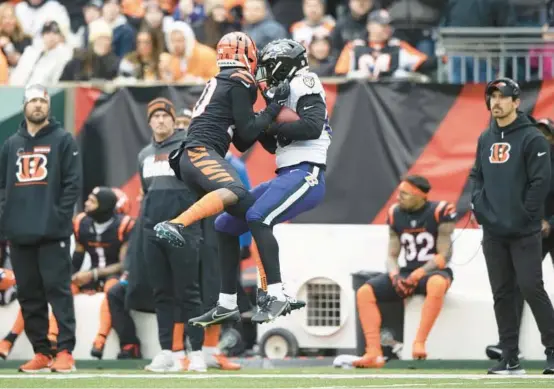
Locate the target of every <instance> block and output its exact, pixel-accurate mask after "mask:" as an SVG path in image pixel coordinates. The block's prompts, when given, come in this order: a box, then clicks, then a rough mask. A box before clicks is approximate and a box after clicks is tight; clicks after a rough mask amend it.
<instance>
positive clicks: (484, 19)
mask: <svg viewBox="0 0 554 389" xmlns="http://www.w3.org/2000/svg"><path fill="white" fill-rule="evenodd" d="M0 3H1V4H0V47H1V49H2V50H1V51H0V83H1V84H8V85H14V86H23V85H27V84H33V83H40V84H44V85H53V84H56V83H57V82H59V81H91V80H118V81H122V82H131V83H132V82H136V81H137V80H142V81H157V82H164V83H178V82H183V83H195V82H198V83H202V82H204V81H205V80H206V79H208V78H210V77H212V76H213V75H214V74H215V73H216V72H217V67H216V65H215V56H216V53H215V46H216V44H217V42H218V40H219V39H220V38H221V37H222V36H223V35H224V34H226V33H228V32H230V31H236V30H241V31H244V32H246V33H247V34H249V35H250V36H251V37H252V38H253V39H254V41H255V42H256V44H257V46H258V49H261V48H263V47H264V46H265V45H266V44H267V43H268V42H269V41H271V40H274V39H280V38H286V37H291V38H293V39H295V40H298V41H300V42H302V43H303V44H304V45H305V46H306V48H307V50H308V53H309V59H310V65H311V67H312V68H313V70H314V71H315V72H316V73H318V74H319V75H320V76H323V77H332V76H336V75H342V76H344V75H351V74H356V73H359V72H360V71H362V76H363V77H368V78H370V79H371V78H373V79H377V78H379V77H380V75H391V74H389V73H387V71H386V70H390V69H389V68H390V67H391V66H392V65H390V64H385V65H383V66H384V68H383V66H376V68H380V69H384V71H373V70H372V71H369V72H368V71H367V68H373V65H374V64H373V63H370V64H368V63H367V61H368V60H369V61H370V62H371V61H373V62H375V61H377V56H375V55H373V56H372V57H373V59H372V58H371V56H365V57H364V58H361V57H359V58H356V60H355V61H353V60H352V58H355V56H356V54H355V49H356V47H357V46H361V47H370V48H371V52H373V53H374V52H379V53H386V52H389V53H390V52H395V50H399V51H400V53H401V54H400V56H399V58H400V59H399V61H398V62H399V63H398V64H395V69H394V70H402V71H405V72H419V73H422V74H428V75H430V76H431V77H433V74H434V73H435V72H436V70H437V63H439V62H441V63H446V62H447V61H448V59H447V58H446V57H445V56H444V55H443V53H441V49H440V47H437V44H436V41H437V29H438V28H439V27H543V29H544V30H543V31H544V33H543V34H542V38H543V39H544V40H547V41H548V40H554V34H551V33H549V32H548V26H550V25H552V24H553V23H554V11H553V3H554V2H553V1H551V0H547V1H545V0H9V1H2V2H0ZM376 11H377V12H376ZM381 57H382V56H381ZM381 59H382V58H381ZM450 60H451V62H452V64H453V65H454V66H458V67H460V66H463V65H461V62H460V61H463V59H460V58H451V59H450ZM456 61H458V63H455V62H456ZM545 61H547V62H548V63H547V64H546V62H545V64H546V65H547V66H549V64H550V63H551V59H547V60H545ZM377 62H378V61H377ZM535 62H537V61H535ZM377 65H378V64H377ZM466 65H467V67H468V73H472V74H473V69H472V68H471V66H473V65H474V63H473V62H472V63H468V64H466ZM478 66H480V65H479V64H478ZM531 66H533V63H531ZM534 66H535V67H538V66H543V65H538V64H537V63H535V64H534ZM479 71H481V69H479ZM393 75H394V74H393ZM479 77H480V76H479ZM480 78H481V77H480ZM466 79H467V80H468V81H470V80H471V77H466ZM457 81H458V82H459V77H458V79H456V78H455V77H454V78H452V80H451V82H457ZM475 81H480V80H475Z"/></svg>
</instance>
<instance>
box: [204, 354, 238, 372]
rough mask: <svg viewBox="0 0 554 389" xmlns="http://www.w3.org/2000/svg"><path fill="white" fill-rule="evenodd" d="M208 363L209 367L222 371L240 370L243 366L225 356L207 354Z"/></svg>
mask: <svg viewBox="0 0 554 389" xmlns="http://www.w3.org/2000/svg"><path fill="white" fill-rule="evenodd" d="M205 355H206V363H207V365H208V367H213V368H215V369H220V370H240V368H241V366H240V365H239V364H238V363H234V362H231V361H230V360H229V358H227V356H225V355H223V354H207V353H205Z"/></svg>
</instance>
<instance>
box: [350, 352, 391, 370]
mask: <svg viewBox="0 0 554 389" xmlns="http://www.w3.org/2000/svg"><path fill="white" fill-rule="evenodd" d="M352 366H354V367H357V368H361V369H380V368H382V367H383V366H385V358H383V356H382V355H371V354H364V355H363V356H362V357H361V358H359V359H357V360H355V361H353V362H352Z"/></svg>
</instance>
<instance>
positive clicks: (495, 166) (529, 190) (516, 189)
mask: <svg viewBox="0 0 554 389" xmlns="http://www.w3.org/2000/svg"><path fill="white" fill-rule="evenodd" d="M550 174H551V166H550V145H549V144H548V142H547V140H546V138H545V137H544V136H543V135H542V133H541V132H540V131H539V130H538V129H537V127H536V125H535V121H534V120H533V119H532V118H529V117H528V116H527V115H525V114H523V113H518V117H517V119H516V120H515V121H514V122H513V123H512V124H510V125H508V126H506V127H498V125H497V124H496V121H493V122H492V123H491V126H490V127H489V129H487V130H486V131H485V132H483V133H482V134H481V136H480V137H479V142H478V145H477V155H476V159H475V165H474V166H473V168H472V170H471V173H470V179H471V181H472V184H473V188H472V193H471V202H472V206H473V211H474V213H475V217H476V218H477V221H478V222H479V224H481V225H482V226H483V229H484V231H485V232H487V233H489V234H490V235H493V236H499V237H519V236H526V235H531V234H533V233H536V232H539V231H540V230H541V220H542V218H543V214H544V200H545V197H546V195H547V193H548V191H549V189H550Z"/></svg>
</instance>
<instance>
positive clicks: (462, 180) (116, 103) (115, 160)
mask: <svg viewBox="0 0 554 389" xmlns="http://www.w3.org/2000/svg"><path fill="white" fill-rule="evenodd" d="M325 90H326V94H327V105H328V107H329V112H330V116H331V125H332V127H333V141H332V144H331V148H330V150H329V156H328V163H327V166H328V167H327V172H326V180H327V193H326V197H325V200H324V202H323V204H322V205H320V206H319V207H317V208H316V209H314V210H312V211H311V212H308V213H306V214H304V215H301V216H300V217H298V218H297V219H296V220H295V221H294V222H296V223H342V224H369V223H374V224H382V223H384V222H385V216H386V212H387V209H388V208H389V206H390V205H392V203H393V202H394V201H395V199H396V188H397V186H398V184H399V182H400V179H401V177H403V176H404V175H407V174H421V175H423V176H425V177H427V178H428V179H429V180H430V182H431V185H432V190H431V193H430V199H431V200H447V201H450V202H453V203H455V204H457V206H458V210H459V214H461V215H464V214H466V213H467V212H466V211H467V209H468V205H469V185H468V180H467V178H468V174H469V171H470V169H471V166H472V164H473V161H474V156H475V148H476V144H477V139H478V137H479V135H480V133H481V132H482V131H483V130H484V129H485V128H486V127H487V126H488V124H489V120H490V113H489V112H488V111H487V109H486V108H485V103H484V85H465V86H457V85H443V84H414V83H406V82H395V83H370V82H365V81H352V82H348V83H344V84H340V85H325ZM201 91H202V87H201V86H196V87H151V88H125V89H121V90H119V91H117V92H116V93H114V94H112V95H102V94H100V93H96V94H94V93H92V92H91V90H89V89H84V88H83V89H82V90H81V91H80V92H79V93H78V94H77V100H78V101H79V104H78V105H77V110H78V112H76V115H75V117H76V118H77V119H76V120H78V121H79V126H76V128H77V129H80V131H79V135H78V137H79V141H80V144H81V147H82V148H83V153H82V154H83V165H84V174H85V189H84V191H85V192H86V193H89V192H90V190H92V188H93V187H94V186H96V185H109V186H118V187H122V188H124V189H125V191H126V192H127V193H128V194H129V196H130V197H131V198H134V197H135V196H136V195H137V194H138V188H139V181H138V178H137V176H136V170H137V162H136V157H137V154H138V152H139V151H140V149H141V148H142V147H144V146H145V145H146V144H147V143H148V142H149V141H150V137H151V135H150V134H151V131H150V129H149V128H148V124H147V122H146V104H147V103H148V101H150V100H151V99H153V98H154V97H158V96H163V97H167V98H169V99H171V100H172V101H173V102H174V103H175V105H176V107H177V108H178V109H182V108H184V107H185V106H189V107H190V106H192V105H193V104H194V102H195V101H196V99H197V98H198V97H199V95H200V93H201ZM83 96H84V97H83ZM553 98H554V82H550V81H547V82H544V83H538V82H537V83H530V84H526V85H523V86H522V109H523V110H524V111H526V112H528V113H531V114H532V115H533V116H535V117H536V118H540V117H551V118H554V104H552V101H551V100H552V99H553ZM260 100H261V101H260ZM261 104H263V99H258V102H257V108H261V107H262V106H261ZM242 157H243V158H244V159H245V161H246V164H247V168H248V173H249V176H250V179H251V181H252V182H253V184H254V185H257V184H259V183H261V182H263V181H265V180H267V179H271V178H272V177H273V176H274V170H275V157H274V156H272V155H270V154H268V153H266V152H265V151H264V150H263V148H262V147H261V146H260V145H255V146H254V147H253V148H252V149H251V150H249V151H248V152H247V153H245V154H244V155H243V156H242ZM459 226H460V227H463V226H466V227H468V226H471V225H470V224H469V223H468V218H465V219H463V218H462V220H460V221H459Z"/></svg>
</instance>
